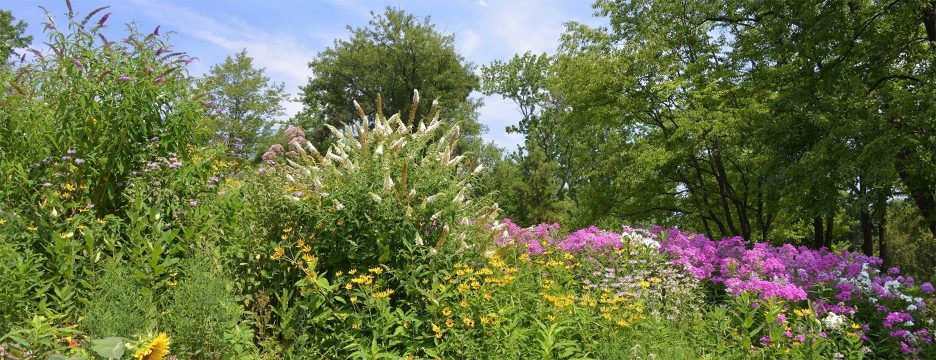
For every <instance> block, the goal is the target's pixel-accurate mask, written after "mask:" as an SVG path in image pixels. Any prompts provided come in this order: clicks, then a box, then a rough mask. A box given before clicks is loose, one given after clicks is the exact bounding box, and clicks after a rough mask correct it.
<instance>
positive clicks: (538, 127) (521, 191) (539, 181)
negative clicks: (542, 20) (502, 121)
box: [481, 52, 574, 225]
mask: <svg viewBox="0 0 936 360" xmlns="http://www.w3.org/2000/svg"><path fill="white" fill-rule="evenodd" d="M554 62H555V58H554V57H551V56H547V55H546V54H545V53H544V54H540V55H534V54H532V53H530V52H527V53H524V54H523V55H522V56H521V55H514V57H513V58H512V59H511V60H510V61H507V62H501V61H494V62H493V63H491V64H490V65H489V66H484V67H482V68H481V77H482V80H483V82H482V90H483V91H484V93H485V94H486V95H493V94H497V95H501V96H503V97H504V98H506V99H509V100H511V101H513V102H514V103H516V104H517V106H518V107H519V109H520V113H521V115H522V118H521V119H520V121H519V123H518V125H517V126H509V127H508V128H507V132H508V133H519V134H522V135H523V136H524V138H525V139H526V140H525V142H524V144H523V147H521V148H520V149H518V150H517V152H516V153H514V154H512V155H511V157H510V159H509V161H510V162H512V163H514V164H513V166H514V167H516V168H518V170H519V172H520V174H519V175H520V177H521V178H520V180H522V181H520V183H519V184H510V185H513V186H510V185H508V186H505V187H503V188H501V189H502V191H504V192H505V194H503V195H502V196H500V197H499V199H498V200H501V198H503V200H506V202H507V203H511V202H513V201H516V202H518V203H519V204H522V205H519V206H516V207H515V208H514V207H512V206H510V205H508V206H507V207H505V209H507V210H508V212H506V213H507V214H508V215H509V216H510V217H511V218H512V219H513V220H514V221H517V222H519V223H522V224H530V225H532V224H539V223H552V222H559V221H563V222H564V223H565V221H564V220H567V216H568V215H569V214H570V213H571V212H572V203H571V201H569V199H567V197H569V196H570V195H573V192H572V186H574V184H573V181H572V179H571V175H572V174H571V171H570V168H571V164H570V163H569V160H570V158H569V153H568V152H567V151H568V150H569V146H568V145H569V144H570V143H571V142H572V139H571V138H568V137H564V136H562V134H561V133H560V130H561V128H560V126H559V125H560V122H559V120H560V118H559V117H558V116H557V115H558V113H559V111H560V110H561V109H562V106H563V103H562V102H561V101H560V100H559V98H558V97H557V96H555V95H554V94H553V93H552V92H551V91H550V89H549V83H548V82H549V81H550V79H551V78H552V77H554V76H555V74H554V73H553V72H552V70H553V64H554ZM497 166H498V167H500V168H501V169H499V170H500V171H504V170H506V167H510V166H511V165H508V164H506V163H504V164H498V165H497ZM511 195H512V196H515V197H517V199H516V200H515V199H511ZM511 210H512V211H511Z"/></svg>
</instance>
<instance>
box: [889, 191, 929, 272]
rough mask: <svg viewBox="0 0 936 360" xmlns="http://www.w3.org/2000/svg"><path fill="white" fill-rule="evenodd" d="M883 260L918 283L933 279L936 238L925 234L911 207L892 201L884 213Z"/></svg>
mask: <svg viewBox="0 0 936 360" xmlns="http://www.w3.org/2000/svg"><path fill="white" fill-rule="evenodd" d="M884 246H885V247H886V252H887V254H888V256H887V257H886V258H885V259H884V260H885V261H886V262H887V263H888V265H889V266H898V267H900V269H901V270H903V271H904V272H905V273H908V274H913V276H914V277H915V278H917V279H920V280H918V281H923V279H929V280H930V281H932V280H936V259H934V258H933V256H932V254H934V252H936V239H934V237H933V235H932V234H930V233H929V232H927V231H926V227H925V226H923V219H922V218H921V217H920V215H919V213H918V212H917V211H916V208H915V207H914V206H913V204H909V203H908V202H907V201H906V200H904V201H895V202H894V204H892V205H891V206H890V208H889V211H888V213H887V237H886V243H885V244H884Z"/></svg>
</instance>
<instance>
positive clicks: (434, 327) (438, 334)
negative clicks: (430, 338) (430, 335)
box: [432, 324, 442, 339]
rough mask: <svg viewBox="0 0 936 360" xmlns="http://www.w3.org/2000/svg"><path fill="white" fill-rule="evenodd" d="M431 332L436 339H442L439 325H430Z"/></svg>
mask: <svg viewBox="0 0 936 360" xmlns="http://www.w3.org/2000/svg"><path fill="white" fill-rule="evenodd" d="M432 332H434V333H435V337H436V339H441V338H442V328H440V327H439V325H436V324H432Z"/></svg>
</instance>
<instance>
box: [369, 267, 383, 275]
mask: <svg viewBox="0 0 936 360" xmlns="http://www.w3.org/2000/svg"><path fill="white" fill-rule="evenodd" d="M367 272H370V273H374V274H375V275H380V274H383V272H384V270H383V268H382V267H373V268H370V269H367Z"/></svg>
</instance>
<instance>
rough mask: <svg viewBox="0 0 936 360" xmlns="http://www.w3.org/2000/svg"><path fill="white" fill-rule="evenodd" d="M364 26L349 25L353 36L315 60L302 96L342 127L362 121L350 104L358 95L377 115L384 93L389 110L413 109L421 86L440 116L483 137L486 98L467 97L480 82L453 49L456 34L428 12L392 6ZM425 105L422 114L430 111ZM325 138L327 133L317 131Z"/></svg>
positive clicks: (385, 108) (318, 137) (385, 109)
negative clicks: (483, 100) (436, 22)
mask: <svg viewBox="0 0 936 360" xmlns="http://www.w3.org/2000/svg"><path fill="white" fill-rule="evenodd" d="M371 15H372V16H373V18H372V19H371V20H370V22H369V25H368V26H366V27H359V28H352V27H350V26H349V27H348V31H349V32H350V35H351V36H350V38H349V39H347V40H336V41H335V43H334V44H333V45H332V47H330V48H327V49H325V50H324V51H322V52H320V53H319V54H318V56H317V57H316V58H315V59H313V60H312V61H311V62H310V63H309V68H310V69H311V70H312V74H313V75H312V77H311V78H310V79H309V82H308V84H306V86H305V87H303V95H302V101H303V103H304V104H305V105H306V107H307V108H310V109H316V112H319V113H320V114H321V116H322V117H323V118H324V119H323V121H324V122H325V123H327V124H331V125H338V124H340V123H342V122H351V121H354V120H355V119H357V115H356V114H355V108H354V106H352V105H351V102H352V101H353V100H358V101H359V102H360V103H361V104H362V105H363V106H365V107H366V111H367V112H368V113H369V115H370V116H371V117H373V114H374V113H376V111H375V110H376V109H374V108H373V107H371V105H369V104H371V103H373V102H374V100H376V99H377V96H378V94H379V95H380V96H381V97H382V107H383V109H380V110H381V111H382V112H383V113H387V114H393V113H396V112H400V113H401V114H408V113H409V109H410V107H411V104H412V103H413V102H412V100H413V98H412V97H413V90H419V93H420V95H421V97H422V98H423V99H428V101H423V102H422V103H423V104H428V103H430V102H431V101H432V100H434V99H438V100H439V103H440V104H441V106H440V109H441V110H442V112H441V114H440V118H441V119H443V120H455V121H457V122H458V123H459V125H460V126H461V128H462V133H463V134H466V135H468V136H475V135H478V134H479V133H480V131H481V126H480V125H479V124H478V122H477V114H476V109H477V108H478V106H479V105H480V101H478V100H475V99H472V98H470V97H469V95H470V94H471V92H472V91H474V90H477V89H478V87H479V80H478V77H477V76H476V75H475V74H474V69H475V66H474V65H473V64H471V63H469V62H467V61H466V60H465V59H464V57H462V56H461V55H459V54H458V53H457V52H456V51H455V45H454V42H455V37H454V36H453V35H445V34H442V33H441V32H439V31H438V30H437V29H436V27H435V25H433V24H432V23H431V22H430V19H429V17H425V18H421V17H416V16H414V15H411V14H408V13H406V12H404V11H403V10H398V9H393V8H387V9H386V11H385V12H384V13H382V14H376V13H371ZM428 112H429V106H425V105H424V106H423V108H420V109H419V111H418V115H420V116H423V115H426V114H428ZM317 130H318V131H316V132H315V138H316V140H318V141H322V140H323V139H324V138H325V137H327V136H328V134H329V133H328V131H327V130H324V129H322V128H319V129H317Z"/></svg>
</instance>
